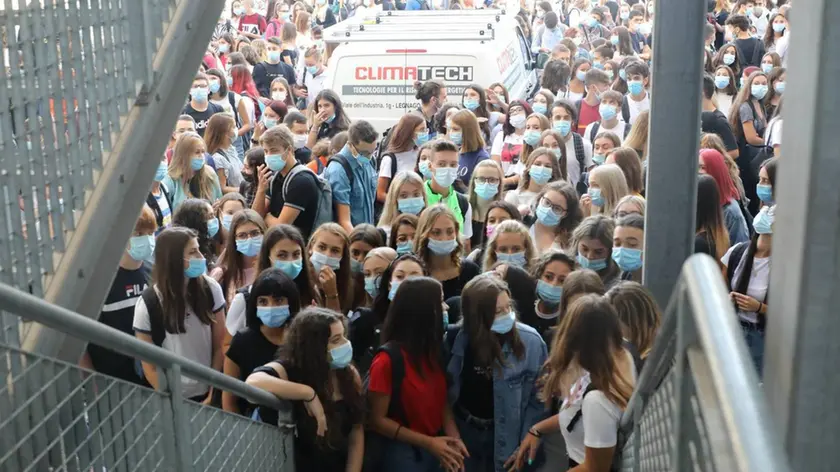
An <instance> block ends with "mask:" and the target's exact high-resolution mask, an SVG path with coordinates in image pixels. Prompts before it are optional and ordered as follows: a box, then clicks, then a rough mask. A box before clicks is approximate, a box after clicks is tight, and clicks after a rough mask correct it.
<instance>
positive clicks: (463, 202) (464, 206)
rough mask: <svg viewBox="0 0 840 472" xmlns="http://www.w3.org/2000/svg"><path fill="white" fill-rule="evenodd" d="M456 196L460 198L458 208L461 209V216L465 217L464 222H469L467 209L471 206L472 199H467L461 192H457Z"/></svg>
mask: <svg viewBox="0 0 840 472" xmlns="http://www.w3.org/2000/svg"><path fill="white" fill-rule="evenodd" d="M455 198H457V199H458V209H459V210H461V216H462V217H463V218H464V219H465V221H464V224H468V223H469V222H468V221H466V218H467V210H469V208H470V201H469V199H467V196H466V195H464V194H463V193H461V192H455Z"/></svg>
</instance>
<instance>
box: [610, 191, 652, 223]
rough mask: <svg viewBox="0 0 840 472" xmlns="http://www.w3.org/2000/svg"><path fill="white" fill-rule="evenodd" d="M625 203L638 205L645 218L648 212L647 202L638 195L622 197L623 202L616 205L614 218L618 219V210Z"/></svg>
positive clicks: (613, 213) (620, 201)
mask: <svg viewBox="0 0 840 472" xmlns="http://www.w3.org/2000/svg"><path fill="white" fill-rule="evenodd" d="M625 203H632V204H633V205H636V206H637V207H639V209H640V210H642V213H641V215H642V216H645V212H646V211H647V200H645V199H644V198H642V197H640V196H638V195H625V196H623V197H621V200H619V201H618V203H616V204H615V208H614V209H613V212H612V217H613V218H618V209H619V208H621V205H624V204H625Z"/></svg>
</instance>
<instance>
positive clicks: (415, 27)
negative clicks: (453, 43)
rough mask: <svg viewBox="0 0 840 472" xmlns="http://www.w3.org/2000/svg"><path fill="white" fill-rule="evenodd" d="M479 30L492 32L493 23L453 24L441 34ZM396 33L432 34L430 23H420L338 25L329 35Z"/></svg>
mask: <svg viewBox="0 0 840 472" xmlns="http://www.w3.org/2000/svg"><path fill="white" fill-rule="evenodd" d="M477 29H479V30H480V29H484V30H492V29H493V23H485V24H481V23H475V24H453V25H447V29H446V31H443V32H439V33H442V34H446V35H448V34H449V33H451V32H453V31H457V32H463V31H476V30H477ZM361 31H367V32H382V33H384V32H386V31H389V32H394V33H402V32H407V31H422V32H425V33H431V31H429V24H428V22H418V23H404V24H394V23H379V24H377V23H373V24H367V23H362V24H347V25H340V24H339V25H336V27H333V28H332V29H331V30H330V31H329V34H332V35H335V34H336V33H342V32H344V33H347V32H350V33H353V32H361Z"/></svg>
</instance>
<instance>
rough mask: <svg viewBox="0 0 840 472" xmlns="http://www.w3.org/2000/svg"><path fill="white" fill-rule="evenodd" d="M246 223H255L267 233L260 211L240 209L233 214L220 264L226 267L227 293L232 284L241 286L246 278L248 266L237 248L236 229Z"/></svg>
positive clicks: (224, 277) (223, 288)
mask: <svg viewBox="0 0 840 472" xmlns="http://www.w3.org/2000/svg"><path fill="white" fill-rule="evenodd" d="M246 223H253V224H254V225H255V226H256V227H257V228H259V229H260V232H261V233H262V234H263V235H265V222H263V219H262V217H260V214H259V213H257V212H255V211H254V210H251V209H245V210H239V211H238V212H236V213H235V214H234V215H233V220H231V222H230V231H228V236H227V241H226V243H225V253H224V254H223V255H222V263H221V264H220V265H221V267H222V268H223V269H224V274H223V275H222V290H223V291H224V293H225V294H227V293H228V292H229V291H230V290H229V289H230V286H231V285H234V286H236V287H237V288H239V286H240V285H242V284H243V283H244V280H245V269H247V267H245V256H243V255H242V254H241V253H240V252H239V251H238V250H237V249H236V230H237V229H238V228H239V227H240V226H242V225H244V224H246ZM254 269H256V267H254Z"/></svg>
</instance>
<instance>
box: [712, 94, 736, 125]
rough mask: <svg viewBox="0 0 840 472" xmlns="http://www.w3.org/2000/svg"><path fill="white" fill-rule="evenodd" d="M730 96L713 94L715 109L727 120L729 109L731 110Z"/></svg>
mask: <svg viewBox="0 0 840 472" xmlns="http://www.w3.org/2000/svg"><path fill="white" fill-rule="evenodd" d="M732 98H733V97H732V95H729V94H726V93H720V92H715V99H716V100H717V107H718V110H720V112H721V113H723V116H725V117H726V118H727V119H729V109H730V108H732Z"/></svg>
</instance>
